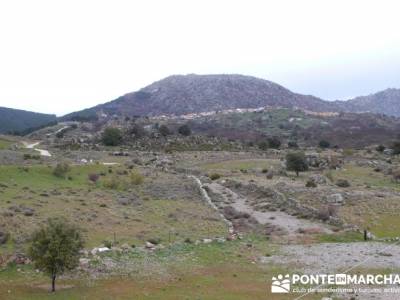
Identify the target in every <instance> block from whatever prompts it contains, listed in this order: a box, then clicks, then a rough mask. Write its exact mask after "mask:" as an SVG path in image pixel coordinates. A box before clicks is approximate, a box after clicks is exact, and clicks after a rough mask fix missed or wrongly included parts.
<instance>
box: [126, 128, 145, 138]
mask: <svg viewBox="0 0 400 300" xmlns="http://www.w3.org/2000/svg"><path fill="white" fill-rule="evenodd" d="M129 134H131V135H134V136H135V138H138V139H140V138H142V137H144V136H146V130H145V129H144V128H143V126H141V125H138V124H134V125H133V126H132V127H131V129H130V130H129Z"/></svg>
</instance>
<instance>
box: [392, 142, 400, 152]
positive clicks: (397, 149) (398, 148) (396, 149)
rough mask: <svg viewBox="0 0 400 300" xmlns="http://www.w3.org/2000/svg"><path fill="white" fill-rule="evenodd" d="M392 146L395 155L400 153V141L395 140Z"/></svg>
mask: <svg viewBox="0 0 400 300" xmlns="http://www.w3.org/2000/svg"><path fill="white" fill-rule="evenodd" d="M392 148H393V154H394V155H398V154H400V142H394V143H393V145H392Z"/></svg>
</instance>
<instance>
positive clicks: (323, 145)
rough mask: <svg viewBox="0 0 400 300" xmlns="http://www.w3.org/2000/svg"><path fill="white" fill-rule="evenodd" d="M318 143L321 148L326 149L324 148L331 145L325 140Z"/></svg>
mask: <svg viewBox="0 0 400 300" xmlns="http://www.w3.org/2000/svg"><path fill="white" fill-rule="evenodd" d="M318 145H319V147H320V148H322V149H326V148H329V147H330V146H331V144H330V143H329V142H328V141H326V140H321V141H319V143H318Z"/></svg>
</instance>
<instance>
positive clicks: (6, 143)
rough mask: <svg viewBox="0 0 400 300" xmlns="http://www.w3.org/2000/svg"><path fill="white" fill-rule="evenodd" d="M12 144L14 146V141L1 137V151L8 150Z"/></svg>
mask: <svg viewBox="0 0 400 300" xmlns="http://www.w3.org/2000/svg"><path fill="white" fill-rule="evenodd" d="M12 144H13V142H12V141H10V140H8V139H6V138H3V137H0V150H2V149H8V148H9V147H10V146H11V145H12Z"/></svg>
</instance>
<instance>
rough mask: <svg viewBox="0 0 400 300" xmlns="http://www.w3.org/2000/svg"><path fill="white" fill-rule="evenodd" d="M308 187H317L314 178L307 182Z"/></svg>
mask: <svg viewBox="0 0 400 300" xmlns="http://www.w3.org/2000/svg"><path fill="white" fill-rule="evenodd" d="M306 187H312V188H315V187H317V183H316V182H315V181H314V180H313V179H308V180H307V182H306Z"/></svg>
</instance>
